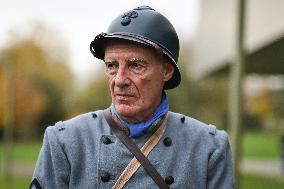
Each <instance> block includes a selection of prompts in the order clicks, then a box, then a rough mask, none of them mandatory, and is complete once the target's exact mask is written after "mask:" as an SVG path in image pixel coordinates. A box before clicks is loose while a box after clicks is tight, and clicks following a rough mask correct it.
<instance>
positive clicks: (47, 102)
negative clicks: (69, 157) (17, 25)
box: [0, 24, 72, 137]
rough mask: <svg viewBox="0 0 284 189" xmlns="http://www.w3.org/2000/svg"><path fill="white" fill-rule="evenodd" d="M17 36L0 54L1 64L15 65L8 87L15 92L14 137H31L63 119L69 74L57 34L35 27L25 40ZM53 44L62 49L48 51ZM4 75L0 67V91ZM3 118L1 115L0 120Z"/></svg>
mask: <svg viewBox="0 0 284 189" xmlns="http://www.w3.org/2000/svg"><path fill="white" fill-rule="evenodd" d="M16 34H17V33H16ZM16 34H14V35H13V38H12V39H10V41H9V42H7V44H9V45H7V46H6V47H5V48H4V49H3V50H2V53H1V56H0V62H1V64H5V63H9V64H14V82H15V83H14V86H11V87H14V90H15V107H14V110H15V112H14V115H15V131H16V133H15V134H16V136H18V137H30V136H35V135H38V133H42V130H43V129H44V128H45V127H46V126H47V125H49V124H54V122H55V121H58V120H59V119H63V118H64V117H65V115H66V111H67V110H66V109H65V107H64V103H63V102H64V95H65V93H66V91H67V90H68V89H67V88H72V86H71V84H72V74H71V72H70V70H69V68H68V67H67V65H66V62H67V56H66V50H65V49H62V50H61V49H60V48H62V47H63V45H62V44H61V43H62V40H60V39H59V38H56V37H54V36H58V34H57V35H54V34H53V33H52V32H50V31H49V30H47V29H46V28H44V27H43V25H38V24H37V25H35V26H34V27H33V30H32V31H31V32H30V33H28V34H27V35H26V36H21V35H19V36H18V35H16ZM46 39H49V41H50V43H49V41H48V40H46ZM50 39H52V40H50ZM43 43H44V44H43ZM54 43H56V44H58V46H60V45H61V47H60V48H50V46H52V45H53V44H54ZM60 52H61V53H60ZM55 54H56V56H55ZM60 54H61V56H58V55H60ZM4 72H5V70H4V67H3V66H0V75H1V77H0V87H1V86H2V85H3V82H4V80H5V77H4V76H3V75H4V74H3V73H4ZM0 90H1V91H3V90H4V89H3V88H0ZM3 92H4V91H3ZM3 92H1V94H3ZM1 99H2V98H1ZM3 99H4V98H3ZM3 99H2V100H1V101H0V111H1V112H3V111H4V109H3ZM3 114H4V113H1V114H0V115H1V116H0V120H1V119H3V117H2V115H3ZM0 127H1V125H0ZM2 127H3V125H2Z"/></svg>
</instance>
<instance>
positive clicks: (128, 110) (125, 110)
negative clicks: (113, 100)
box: [115, 104, 138, 118]
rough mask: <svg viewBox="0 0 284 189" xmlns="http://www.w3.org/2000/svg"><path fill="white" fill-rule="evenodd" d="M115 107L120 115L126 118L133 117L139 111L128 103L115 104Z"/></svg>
mask: <svg viewBox="0 0 284 189" xmlns="http://www.w3.org/2000/svg"><path fill="white" fill-rule="evenodd" d="M115 109H116V112H117V113H118V115H120V116H122V117H125V118H129V117H133V116H134V115H137V112H138V111H137V109H136V108H135V107H133V106H130V105H126V104H120V105H115Z"/></svg>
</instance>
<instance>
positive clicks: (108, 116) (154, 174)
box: [104, 109, 169, 189]
mask: <svg viewBox="0 0 284 189" xmlns="http://www.w3.org/2000/svg"><path fill="white" fill-rule="evenodd" d="M104 116H105V118H106V121H107V123H108V125H109V126H110V128H111V129H112V131H113V132H114V134H115V135H116V136H117V138H119V140H120V141H121V142H122V143H123V144H124V145H125V146H126V147H127V148H128V149H129V151H130V152H131V153H132V154H133V155H134V156H135V157H136V159H137V160H138V161H139V162H140V163H141V165H142V166H143V167H144V169H145V170H146V172H147V173H148V175H149V176H151V177H152V179H153V180H154V181H155V183H156V184H157V185H158V186H159V187H160V188H161V189H169V186H168V185H167V184H166V182H165V181H164V179H163V178H162V176H161V175H160V174H159V173H158V171H157V170H156V169H155V168H154V166H153V165H152V164H151V163H150V161H149V160H148V159H147V158H146V157H145V156H144V154H143V153H142V152H141V151H140V149H139V148H138V147H137V146H136V145H135V143H134V142H133V141H132V140H131V139H130V138H129V137H128V136H127V135H126V134H125V133H124V132H123V131H121V130H119V129H118V126H117V125H116V122H115V121H114V120H113V118H112V116H111V112H110V109H106V110H104Z"/></svg>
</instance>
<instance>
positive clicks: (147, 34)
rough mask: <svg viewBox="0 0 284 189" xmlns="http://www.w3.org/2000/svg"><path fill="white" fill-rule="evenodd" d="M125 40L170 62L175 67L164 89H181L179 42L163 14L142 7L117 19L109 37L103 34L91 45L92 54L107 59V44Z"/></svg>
mask: <svg viewBox="0 0 284 189" xmlns="http://www.w3.org/2000/svg"><path fill="white" fill-rule="evenodd" d="M111 39H123V40H129V41H133V42H137V43H141V44H145V45H147V46H150V47H153V48H156V49H158V50H160V51H161V52H163V54H164V55H165V56H166V57H168V58H169V60H170V63H172V64H173V65H174V67H175V71H174V74H173V76H172V78H171V79H170V80H169V81H167V82H166V83H165V85H164V89H172V88H175V87H177V86H178V85H179V83H180V80H181V76H180V72H179V69H178V66H177V62H178V56H179V39H178V36H177V33H176V31H175V29H174V27H173V26H172V24H171V23H170V22H169V20H168V19H167V18H166V17H164V16H163V15H162V14H160V13H158V12H156V11H155V10H154V9H152V8H151V7H149V6H140V7H137V8H135V9H133V10H131V11H128V12H126V13H124V14H121V15H120V16H118V17H117V18H115V19H114V20H113V21H112V23H111V24H110V26H109V28H108V30H107V33H101V34H99V35H97V36H96V37H95V39H94V40H93V41H92V42H91V44H90V50H91V52H92V54H93V55H94V56H95V57H96V58H99V59H102V60H103V59H104V51H105V44H106V41H107V40H111Z"/></svg>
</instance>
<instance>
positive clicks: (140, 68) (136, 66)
mask: <svg viewBox="0 0 284 189" xmlns="http://www.w3.org/2000/svg"><path fill="white" fill-rule="evenodd" d="M129 69H130V70H132V71H133V72H134V73H138V74H139V73H142V72H143V71H144V70H145V69H146V68H145V66H144V65H142V64H139V63H135V62H134V63H132V64H130V65H129Z"/></svg>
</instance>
